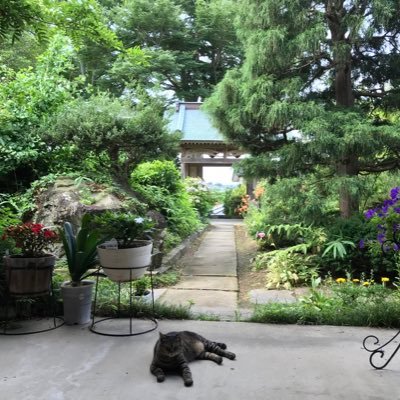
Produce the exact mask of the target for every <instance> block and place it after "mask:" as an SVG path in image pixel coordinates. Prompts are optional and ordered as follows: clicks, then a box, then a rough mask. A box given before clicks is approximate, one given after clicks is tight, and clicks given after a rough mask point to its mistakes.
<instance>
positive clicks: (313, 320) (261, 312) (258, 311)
mask: <svg viewBox="0 0 400 400" xmlns="http://www.w3.org/2000/svg"><path fill="white" fill-rule="evenodd" d="M329 289H330V290H329V293H327V291H326V289H325V290H322V289H310V294H309V295H308V296H305V297H303V298H301V299H300V301H298V302H296V303H292V304H282V303H269V304H264V305H257V306H256V307H255V309H254V313H253V315H252V316H251V318H250V319H249V321H250V322H259V323H274V324H305V325H337V326H370V327H384V328H400V292H399V291H398V290H397V289H396V290H393V289H388V288H386V287H383V286H382V285H371V286H369V287H363V286H360V285H354V284H353V283H351V282H347V283H344V284H340V285H333V286H331V287H330V288H329Z"/></svg>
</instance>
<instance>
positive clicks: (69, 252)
mask: <svg viewBox="0 0 400 400" xmlns="http://www.w3.org/2000/svg"><path fill="white" fill-rule="evenodd" d="M90 219H91V217H90V215H89V214H86V215H84V216H83V218H82V223H81V227H80V229H79V230H78V232H77V233H75V232H74V229H73V227H72V225H71V223H70V222H65V223H64V228H63V229H61V230H60V236H61V238H62V242H63V246H64V251H65V256H66V258H67V264H68V271H69V274H70V278H71V284H72V286H78V285H79V283H80V282H81V281H82V279H84V275H85V274H86V273H87V271H88V270H89V269H91V268H93V267H94V266H95V265H96V264H97V246H98V245H99V244H100V243H102V242H103V241H104V238H102V237H101V236H100V235H99V233H98V232H97V231H94V230H92V229H91V226H90Z"/></svg>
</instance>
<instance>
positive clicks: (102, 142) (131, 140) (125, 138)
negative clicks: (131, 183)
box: [48, 95, 178, 185]
mask: <svg viewBox="0 0 400 400" xmlns="http://www.w3.org/2000/svg"><path fill="white" fill-rule="evenodd" d="M83 121H84V122H83ZM48 135H49V136H50V138H51V140H53V141H54V142H55V143H58V144H59V145H65V144H66V143H68V144H70V145H71V146H73V147H74V151H73V153H74V160H75V161H76V159H81V160H83V159H85V157H86V156H87V155H88V154H95V155H96V156H97V157H98V160H99V162H100V163H101V164H103V166H105V167H106V168H108V169H109V170H110V171H111V174H112V175H113V176H114V178H115V179H116V180H117V182H118V181H119V182H121V183H123V184H125V185H127V184H128V180H129V176H130V174H131V172H132V171H133V169H134V168H135V167H136V166H137V165H138V164H139V163H141V162H145V161H147V160H151V159H156V158H162V157H166V158H168V157H169V158H172V157H174V156H175V155H176V151H177V147H176V146H177V144H178V137H177V136H174V135H171V134H169V133H168V131H167V129H166V121H165V120H164V119H163V116H162V104H161V103H160V102H158V101H156V100H152V99H150V98H149V97H148V96H145V95H143V96H142V97H141V98H140V101H138V102H137V104H134V105H133V104H130V103H129V102H127V101H122V100H118V99H113V98H111V97H109V96H107V95H99V96H93V97H91V98H90V99H88V100H86V99H77V100H76V101H74V102H72V103H70V104H68V105H66V106H65V107H64V108H63V109H62V110H61V111H60V112H59V113H58V114H57V115H56V117H55V118H54V119H53V120H52V121H51V122H50V123H49V125H48Z"/></svg>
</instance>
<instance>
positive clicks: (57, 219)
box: [32, 178, 123, 226]
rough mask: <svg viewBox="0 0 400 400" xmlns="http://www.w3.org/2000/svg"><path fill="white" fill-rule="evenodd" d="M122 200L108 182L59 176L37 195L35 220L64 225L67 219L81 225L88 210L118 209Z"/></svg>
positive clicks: (90, 211) (121, 205) (46, 224)
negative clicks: (77, 181) (79, 180)
mask: <svg viewBox="0 0 400 400" xmlns="http://www.w3.org/2000/svg"><path fill="white" fill-rule="evenodd" d="M122 201H123V200H121V198H120V197H117V196H116V195H115V194H113V193H112V192H111V191H110V189H109V188H107V187H106V186H102V185H98V184H94V183H90V182H89V183H80V184H79V185H78V184H76V182H75V181H74V180H73V179H71V178H58V179H57V180H56V181H55V182H54V183H53V184H51V185H49V186H48V187H47V188H46V189H44V190H42V191H41V192H39V193H38V195H37V196H36V212H35V214H34V216H33V218H32V219H33V220H34V221H35V222H40V223H42V224H44V225H45V226H62V225H63V223H64V222H65V221H69V222H71V223H72V224H73V225H75V226H78V225H79V224H80V221H81V219H82V216H83V215H84V214H85V213H88V212H89V213H98V212H102V211H104V210H118V209H121V208H122V207H123V203H122Z"/></svg>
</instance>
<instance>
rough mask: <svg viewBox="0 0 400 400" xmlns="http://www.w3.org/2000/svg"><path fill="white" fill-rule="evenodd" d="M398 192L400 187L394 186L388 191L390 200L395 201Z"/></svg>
mask: <svg viewBox="0 0 400 400" xmlns="http://www.w3.org/2000/svg"><path fill="white" fill-rule="evenodd" d="M399 192H400V186H396V187H394V188H393V189H392V190H391V191H390V198H391V199H393V200H397V198H398V196H399Z"/></svg>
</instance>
